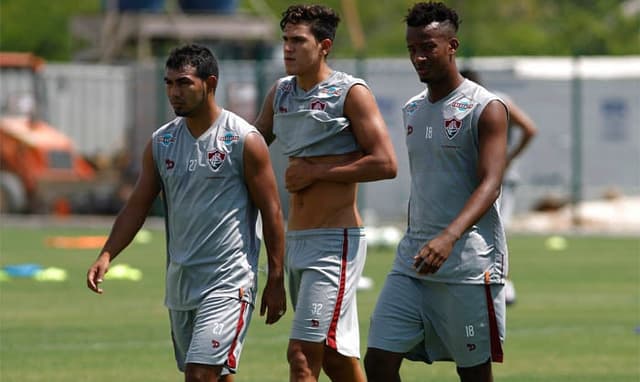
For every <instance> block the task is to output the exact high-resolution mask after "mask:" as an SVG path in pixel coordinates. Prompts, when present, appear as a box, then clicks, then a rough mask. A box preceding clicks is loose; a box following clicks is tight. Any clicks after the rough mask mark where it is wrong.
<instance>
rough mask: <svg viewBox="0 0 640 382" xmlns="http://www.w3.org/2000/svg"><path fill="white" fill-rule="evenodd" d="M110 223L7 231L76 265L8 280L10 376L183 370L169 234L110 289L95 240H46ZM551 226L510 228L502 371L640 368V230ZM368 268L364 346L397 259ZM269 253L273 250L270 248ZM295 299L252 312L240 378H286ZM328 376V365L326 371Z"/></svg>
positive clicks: (515, 374)
mask: <svg viewBox="0 0 640 382" xmlns="http://www.w3.org/2000/svg"><path fill="white" fill-rule="evenodd" d="M107 232H108V230H107V229H100V230H96V229H61V228H55V229H24V228H11V227H8V226H6V225H4V226H3V227H2V230H1V233H0V267H3V266H6V265H9V264H19V263H36V264H40V265H42V266H44V267H60V268H64V269H66V270H67V271H68V274H69V277H68V279H67V280H66V281H65V282H37V281H35V280H33V279H24V278H21V279H18V278H14V279H11V280H10V281H6V282H1V283H0V381H2V382H29V381H43V380H46V381H49V382H71V381H74V382H75V381H84V382H116V381H117V382H128V381H131V382H134V381H135V382H141V381H154V382H161V381H174V382H175V381H181V380H182V376H181V374H180V373H178V371H177V370H176V368H175V363H174V360H173V352H172V347H171V342H170V339H169V326H168V319H167V313H166V311H165V308H164V307H163V305H162V301H163V293H164V290H163V288H164V282H163V277H164V262H165V254H164V236H163V234H162V232H160V231H152V232H153V240H152V241H151V243H148V244H141V243H134V244H132V245H131V246H130V247H129V248H128V249H127V250H126V251H125V252H124V253H123V254H122V255H121V257H120V258H118V259H117V260H116V262H115V263H116V264H117V263H126V264H129V265H131V266H132V267H135V268H138V269H140V270H142V272H143V274H144V277H143V278H142V280H140V281H138V282H134V281H126V280H108V281H106V282H105V283H104V284H103V286H104V288H105V293H104V294H103V295H101V296H99V295H95V294H93V293H91V292H90V291H89V290H88V289H87V288H86V286H85V273H86V269H87V267H88V266H89V265H90V264H91V263H92V261H93V260H94V258H95V256H96V254H97V251H96V250H61V249H53V248H49V247H47V246H46V244H45V242H46V239H47V238H48V237H52V236H55V235H68V236H78V235H106V234H107ZM544 240H545V237H544V236H520V235H518V236H511V237H510V238H509V243H510V252H511V269H512V272H511V274H512V278H513V280H514V281H515V285H516V288H517V292H518V302H517V304H516V305H514V306H512V307H509V309H508V319H507V341H506V344H505V363H504V364H496V365H495V366H494V370H495V373H494V374H495V376H496V378H495V380H496V381H545V382H547V381H575V382H578V381H580V382H587V381H592V382H603V381H630V382H638V381H639V380H640V280H639V275H640V262H639V261H640V240H639V239H638V238H629V237H627V238H616V237H586V236H570V237H568V244H569V245H568V248H567V249H566V250H564V251H551V250H549V249H547V248H546V247H545V245H544ZM368 256H369V257H368V259H367V266H366V268H365V272H364V273H365V275H366V276H368V277H371V278H373V280H374V282H375V287H374V289H372V290H368V291H361V292H359V294H358V304H359V310H360V317H361V333H362V334H361V341H362V349H363V353H364V349H365V347H366V334H367V330H368V327H369V323H368V321H369V315H370V313H371V311H372V309H373V306H374V304H375V301H376V297H377V295H378V293H379V290H380V287H381V286H382V283H383V280H384V277H385V274H386V272H387V270H388V268H389V266H390V264H391V261H392V259H393V249H376V250H373V249H372V250H370V251H369V255H368ZM263 260H264V258H263ZM290 319H291V310H290V311H289V313H288V314H287V315H286V316H285V317H284V318H283V320H282V321H281V322H279V323H278V324H276V325H274V326H266V325H265V324H264V323H263V319H262V318H261V317H259V316H258V315H257V313H256V314H255V315H254V318H253V321H252V323H251V328H250V330H249V335H248V338H247V341H246V343H245V348H244V352H243V355H242V359H241V362H240V368H239V374H238V376H237V377H236V380H237V381H239V382H242V381H245V382H257V381H261V382H269V381H274V382H275V381H278V382H283V381H287V380H288V376H287V375H288V374H287V363H286V358H285V349H286V345H287V339H288V330H289V323H290ZM401 374H402V379H403V381H406V382H412V381H413V382H418V381H445V382H446V381H452V382H453V381H457V380H458V379H457V376H456V373H455V370H454V366H453V364H451V363H439V364H436V365H432V366H427V365H425V364H419V363H413V362H408V361H407V362H405V363H404V364H403V367H402V370H401ZM321 380H322V381H327V380H328V379H327V378H326V377H324V376H323V377H322V378H321Z"/></svg>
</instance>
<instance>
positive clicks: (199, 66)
mask: <svg viewBox="0 0 640 382" xmlns="http://www.w3.org/2000/svg"><path fill="white" fill-rule="evenodd" d="M165 66H166V67H167V69H173V70H180V69H182V68H184V67H185V66H193V67H194V68H195V69H196V76H198V78H200V79H201V80H206V79H207V78H209V76H215V77H216V78H217V77H218V60H217V59H216V56H215V55H214V54H213V53H212V52H211V51H210V50H209V48H207V47H205V46H202V45H197V44H189V45H183V46H180V47H177V48H174V49H173V50H172V51H171V53H169V57H168V58H167V62H166V64H165Z"/></svg>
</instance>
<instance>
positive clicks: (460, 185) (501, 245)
mask: <svg viewBox="0 0 640 382" xmlns="http://www.w3.org/2000/svg"><path fill="white" fill-rule="evenodd" d="M493 100H499V101H500V102H502V100H500V99H499V98H498V97H497V96H495V95H494V94H492V93H490V92H489V91H487V90H486V89H485V88H483V87H481V86H479V85H478V84H476V83H474V82H471V81H469V80H465V81H464V82H463V83H462V84H461V85H460V86H459V87H458V88H457V89H455V90H454V91H452V92H451V93H450V94H449V95H448V96H446V97H445V98H444V99H441V100H439V101H438V102H435V103H431V102H429V100H428V90H425V91H423V92H422V93H420V94H418V95H417V96H415V97H413V98H411V99H410V100H409V101H408V102H407V103H406V104H405V106H404V107H403V120H404V126H405V128H406V132H407V137H406V144H407V149H408V153H409V166H410V172H411V188H410V190H411V191H410V198H409V222H408V228H407V232H406V233H405V235H404V237H403V239H402V240H401V242H400V244H399V246H398V253H397V256H396V260H395V262H394V269H395V270H397V271H400V272H402V273H405V274H407V275H410V276H413V277H419V278H425V279H428V280H433V281H442V282H448V283H469V284H480V283H484V282H485V274H488V276H489V280H488V281H489V282H490V283H499V284H501V283H503V282H504V278H505V277H506V273H507V266H508V265H507V264H508V263H507V246H506V239H505V233H504V229H503V226H502V222H501V221H500V216H499V214H498V206H497V202H494V204H493V205H492V206H491V207H490V208H489V210H488V211H487V212H486V213H485V214H484V215H483V216H482V217H481V218H480V219H479V220H478V221H477V222H476V223H475V224H473V225H472V226H471V227H470V228H469V229H468V230H467V231H465V232H464V233H463V234H462V236H461V237H460V239H459V240H458V241H457V242H456V243H455V246H454V248H453V250H452V252H451V254H450V256H449V258H448V259H447V260H446V261H445V262H444V264H443V265H442V267H441V268H440V269H439V270H438V271H437V272H436V273H435V274H430V275H426V276H425V275H419V274H418V273H417V272H416V270H415V268H414V267H413V263H414V258H413V257H414V256H415V255H417V254H418V251H419V250H420V248H422V246H424V244H426V242H427V241H429V240H431V239H433V238H434V237H435V236H436V235H438V234H439V233H440V232H442V231H443V230H444V229H445V228H446V227H447V226H448V225H449V224H450V223H451V221H453V219H454V218H455V217H456V216H457V215H458V214H459V213H460V211H461V210H462V207H463V206H464V205H465V203H466V202H467V201H468V199H469V197H470V196H471V194H472V193H473V191H474V190H475V189H476V188H477V186H478V184H479V182H480V179H479V178H478V174H477V168H478V160H479V144H478V119H479V118H480V114H481V113H482V111H483V110H484V108H485V107H486V106H487V104H488V103H489V102H491V101H493ZM505 107H506V106H505Z"/></svg>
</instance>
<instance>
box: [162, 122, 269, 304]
mask: <svg viewBox="0 0 640 382" xmlns="http://www.w3.org/2000/svg"><path fill="white" fill-rule="evenodd" d="M251 133H256V134H259V132H258V131H257V130H256V129H255V128H254V127H253V126H251V125H250V124H248V123H247V122H246V121H245V120H243V119H242V118H240V117H238V116H237V115H235V114H233V113H231V112H229V111H227V110H223V111H222V113H221V114H220V116H219V117H218V119H217V120H216V121H215V122H214V123H213V125H211V127H210V128H209V130H207V131H206V132H205V133H204V134H202V135H201V136H200V137H198V138H197V139H195V138H194V137H193V135H191V132H190V131H189V129H188V128H187V125H186V121H185V119H183V118H181V117H178V118H176V119H174V120H173V121H171V122H169V123H167V124H166V125H164V126H162V127H161V128H160V129H158V130H156V131H155V132H154V133H153V135H152V142H153V143H152V147H153V159H154V162H155V165H156V168H157V171H158V173H159V176H160V179H161V182H162V184H161V186H162V197H163V202H164V205H165V211H166V216H165V225H166V240H167V243H166V244H167V273H166V295H165V304H166V306H167V307H168V308H169V309H173V310H190V309H193V308H195V307H196V306H197V305H198V304H199V302H200V301H201V300H202V298H205V297H206V296H207V295H209V294H215V295H216V296H230V297H236V298H238V297H241V298H244V299H245V300H247V301H250V302H251V303H253V300H252V299H253V298H254V296H255V289H256V275H257V264H258V254H259V250H260V241H259V239H258V238H257V236H256V230H255V227H256V219H257V215H258V211H257V208H256V207H255V206H254V205H253V202H252V201H251V199H250V196H249V192H248V189H247V186H246V184H245V180H244V165H243V149H244V142H245V138H246V137H247V135H248V134H251Z"/></svg>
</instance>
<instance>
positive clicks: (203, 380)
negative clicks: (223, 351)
mask: <svg viewBox="0 0 640 382" xmlns="http://www.w3.org/2000/svg"><path fill="white" fill-rule="evenodd" d="M221 371H222V367H221V366H211V365H200V364H195V363H188V364H187V367H186V369H185V371H184V380H185V382H218V377H219V376H220V372H221Z"/></svg>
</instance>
